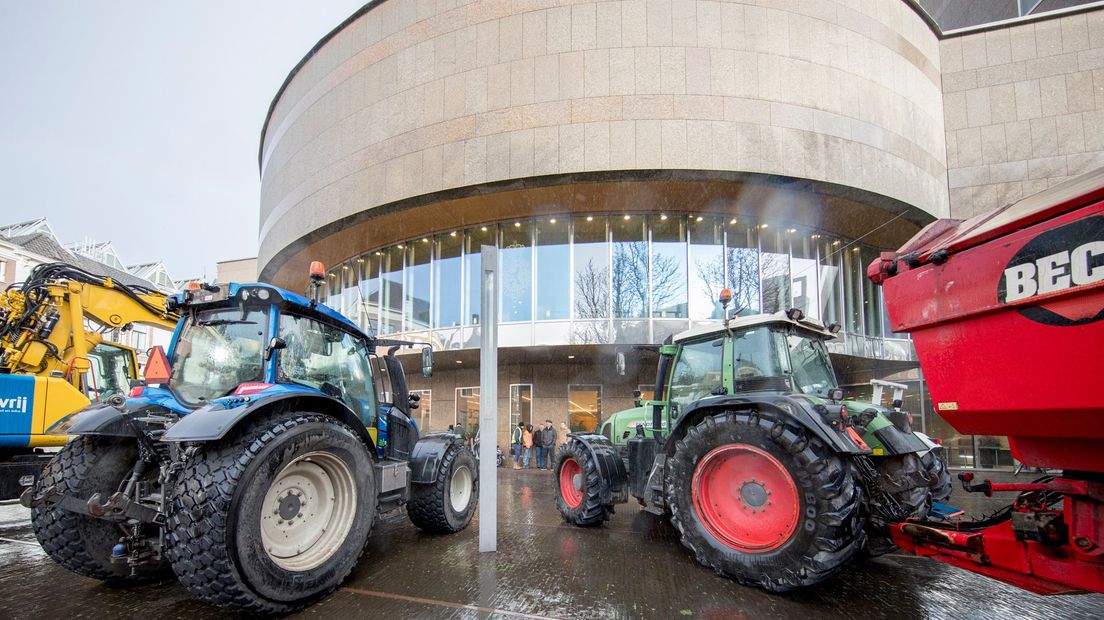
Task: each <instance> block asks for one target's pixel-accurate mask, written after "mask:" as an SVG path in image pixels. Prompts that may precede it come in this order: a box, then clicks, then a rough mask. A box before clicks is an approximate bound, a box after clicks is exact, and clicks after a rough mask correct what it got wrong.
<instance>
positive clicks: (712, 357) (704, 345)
mask: <svg viewBox="0 0 1104 620" xmlns="http://www.w3.org/2000/svg"><path fill="white" fill-rule="evenodd" d="M715 342H723V341H720V340H717V341H713V340H710V341H707V342H695V343H692V344H687V345H684V346H683V347H682V352H681V353H680V354H679V358H678V361H677V362H675V368H674V370H673V371H672V372H671V381H670V384H671V385H670V386H669V387H668V388H667V393H668V395H669V396H670V400H671V403H673V404H676V405H677V406H678V408H679V409H685V408H686V406H687V405H689V404H690V403H692V402H694V401H696V400H700V399H702V398H705V397H706V396H709V395H710V394H711V393H712V391H713V390H714V389H715V388H718V387H721V386H722V385H724V383H723V380H722V376H723V371H722V368H723V360H722V359H721V356H722V352H723V351H724V347H723V346H717V345H715V344H714V343H715Z"/></svg>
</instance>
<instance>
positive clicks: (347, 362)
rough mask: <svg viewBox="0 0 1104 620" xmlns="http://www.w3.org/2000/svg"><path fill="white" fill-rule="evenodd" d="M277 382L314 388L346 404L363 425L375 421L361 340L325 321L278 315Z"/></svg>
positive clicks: (364, 346)
mask: <svg viewBox="0 0 1104 620" xmlns="http://www.w3.org/2000/svg"><path fill="white" fill-rule="evenodd" d="M280 337H281V338H283V339H284V342H286V343H287V346H286V347H285V348H284V350H282V351H280V354H279V365H278V366H277V373H278V376H277V381H279V382H280V383H296V384H299V385H304V386H307V387H311V388H314V389H316V390H319V391H320V392H322V393H324V394H326V395H328V396H331V397H333V398H337V399H339V400H341V401H342V402H344V403H345V404H346V405H348V406H349V408H350V409H352V410H353V412H354V413H356V414H357V415H358V416H360V419H361V420H362V421H363V422H364V425H365V426H372V425H373V424H374V421H375V413H376V398H375V392H374V389H373V387H372V370H371V364H370V363H369V360H368V348H367V346H366V345H365V343H364V341H363V340H361V339H360V338H357V337H355V336H353V335H351V334H349V333H347V332H343V331H341V330H339V329H336V328H334V327H330V326H329V325H326V324H324V323H320V322H318V321H315V320H314V319H309V318H306V317H301V316H295V315H290V314H281V315H280Z"/></svg>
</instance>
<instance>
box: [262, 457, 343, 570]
mask: <svg viewBox="0 0 1104 620" xmlns="http://www.w3.org/2000/svg"><path fill="white" fill-rule="evenodd" d="M356 506H357V488H356V480H355V479H354V478H353V473H352V471H350V469H349V467H348V466H347V465H346V464H345V462H344V461H342V460H341V459H340V458H338V457H336V456H334V455H333V454H330V453H328V452H310V453H308V454H304V455H302V456H300V457H299V458H297V459H295V460H294V461H292V462H291V463H288V465H287V466H286V467H284V468H283V469H282V470H280V473H278V474H276V478H275V479H274V480H273V481H272V485H271V486H269V488H268V492H267V493H265V497H264V503H263V504H262V507H261V542H262V544H263V545H264V548H265V552H266V553H267V554H268V557H269V559H270V560H272V562H273V563H275V564H276V565H277V566H279V567H280V568H283V569H285V570H289V571H295V572H300V571H306V570H310V569H312V568H315V567H317V566H319V565H320V564H322V563H323V562H325V561H326V560H328V559H330V558H331V557H332V556H333V555H334V553H335V552H336V551H337V550H338V549H339V548H340V547H341V544H342V543H343V542H345V537H346V536H348V535H349V530H351V529H352V527H353V521H354V520H355V518H356Z"/></svg>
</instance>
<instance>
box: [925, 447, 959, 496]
mask: <svg viewBox="0 0 1104 620" xmlns="http://www.w3.org/2000/svg"><path fill="white" fill-rule="evenodd" d="M942 456H943V455H942V454H940V453H938V452H937V451H935V450H931V451H929V452H928V453H927V454H925V455H924V456H923V458H922V459H921V460H922V461H923V462H924V468H925V469H926V470H927V472H928V477H929V478H931V480H932V482H931V501H932V502H933V503H936V502H937V503H940V504H945V503H947V501H949V500H950V499H951V491H953V490H954V481H953V480H952V479H951V472H950V471H948V470H947V462H946V461H944V460H943V458H942Z"/></svg>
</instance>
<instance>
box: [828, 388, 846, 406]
mask: <svg viewBox="0 0 1104 620" xmlns="http://www.w3.org/2000/svg"><path fill="white" fill-rule="evenodd" d="M828 398H829V399H830V400H831V401H832V402H834V403H838V402H840V401H841V400H843V388H832V391H831V392H829V393H828Z"/></svg>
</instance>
